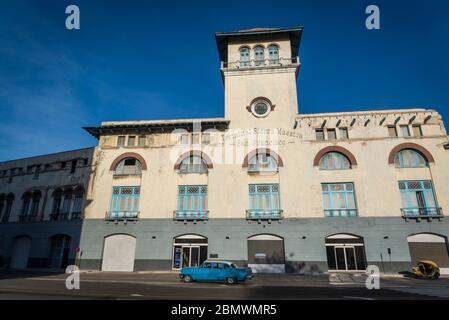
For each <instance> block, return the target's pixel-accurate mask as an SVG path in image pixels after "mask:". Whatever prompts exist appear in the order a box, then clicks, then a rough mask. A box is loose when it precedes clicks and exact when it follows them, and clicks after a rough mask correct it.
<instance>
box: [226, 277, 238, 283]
mask: <svg viewBox="0 0 449 320" xmlns="http://www.w3.org/2000/svg"><path fill="white" fill-rule="evenodd" d="M226 283H227V284H236V283H237V279H236V278H226Z"/></svg>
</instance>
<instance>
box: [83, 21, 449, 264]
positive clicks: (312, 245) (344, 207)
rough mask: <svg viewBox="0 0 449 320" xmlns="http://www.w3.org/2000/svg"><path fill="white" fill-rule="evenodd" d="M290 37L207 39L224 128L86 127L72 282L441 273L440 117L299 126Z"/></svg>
mask: <svg viewBox="0 0 449 320" xmlns="http://www.w3.org/2000/svg"><path fill="white" fill-rule="evenodd" d="M301 35H302V27H298V28H290V29H252V30H244V31H239V32H226V33H217V34H216V41H217V46H218V51H219V55H220V59H221V68H220V71H221V76H222V79H223V84H224V90H225V101H224V108H225V113H224V114H225V116H224V118H204V119H178V120H161V121H154V120H153V121H114V122H103V123H101V124H100V125H99V126H98V127H88V128H85V129H86V130H87V131H88V132H89V133H90V134H92V135H94V136H95V137H96V138H98V140H99V144H98V146H97V147H96V148H95V151H94V154H93V160H92V172H91V174H90V181H89V183H88V188H87V192H86V198H87V201H86V206H85V212H84V217H85V219H84V222H83V227H82V234H81V243H80V266H81V268H82V269H93V270H104V271H137V270H171V269H179V268H180V267H182V266H186V265H188V266H196V265H199V264H200V263H201V262H202V261H204V260H205V259H224V260H231V261H234V262H236V263H238V264H241V265H250V266H251V267H252V268H253V270H255V271H258V272H300V273H305V272H307V273H308V272H328V271H330V272H334V271H335V272H339V271H351V272H359V271H360V272H362V271H364V270H365V268H366V266H367V265H372V264H374V265H377V266H379V268H380V269H381V271H382V272H397V271H404V270H409V269H410V267H411V265H412V264H414V263H415V262H416V261H417V260H419V259H422V258H427V259H433V260H436V261H437V262H438V263H439V264H440V266H441V267H442V271H443V272H449V255H448V245H447V237H448V236H449V228H448V227H449V225H448V223H447V220H446V219H445V218H444V214H443V213H444V212H447V211H448V210H449V197H448V194H449V183H448V181H449V166H448V163H449V150H448V145H449V138H448V136H447V133H446V130H445V128H444V124H443V121H442V119H441V116H440V115H439V114H438V112H437V111H435V110H430V109H429V110H428V109H413V108H410V109H406V110H381V111H363V112H339V113H325V114H324V113H322V114H319V113H318V114H302V113H301V112H299V113H298V101H297V93H298V90H301V88H297V77H298V73H299V72H300V66H301V63H300V58H299V47H300V42H301ZM217 71H218V70H217ZM317 72H319V70H317ZM343 107H344V106H342V108H343ZM299 111H300V107H299Z"/></svg>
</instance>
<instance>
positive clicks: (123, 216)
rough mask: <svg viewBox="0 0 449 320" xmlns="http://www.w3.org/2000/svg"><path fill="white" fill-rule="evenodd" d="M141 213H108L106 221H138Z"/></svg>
mask: <svg viewBox="0 0 449 320" xmlns="http://www.w3.org/2000/svg"><path fill="white" fill-rule="evenodd" d="M139 214H140V212H139V211H107V212H106V217H105V219H106V220H109V221H110V220H138V219H139Z"/></svg>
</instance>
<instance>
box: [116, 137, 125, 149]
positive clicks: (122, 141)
mask: <svg viewBox="0 0 449 320" xmlns="http://www.w3.org/2000/svg"><path fill="white" fill-rule="evenodd" d="M124 146H125V136H119V137H118V138H117V147H124Z"/></svg>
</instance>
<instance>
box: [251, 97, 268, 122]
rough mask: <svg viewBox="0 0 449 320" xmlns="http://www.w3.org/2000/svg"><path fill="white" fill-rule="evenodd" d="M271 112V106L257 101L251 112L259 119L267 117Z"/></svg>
mask: <svg viewBox="0 0 449 320" xmlns="http://www.w3.org/2000/svg"><path fill="white" fill-rule="evenodd" d="M270 111H271V106H270V105H269V104H268V102H266V101H263V100H259V101H255V102H254V103H253V104H252V106H251V112H252V113H253V115H255V116H256V117H258V118H262V117H266V116H267V115H268V114H269V113H270Z"/></svg>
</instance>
